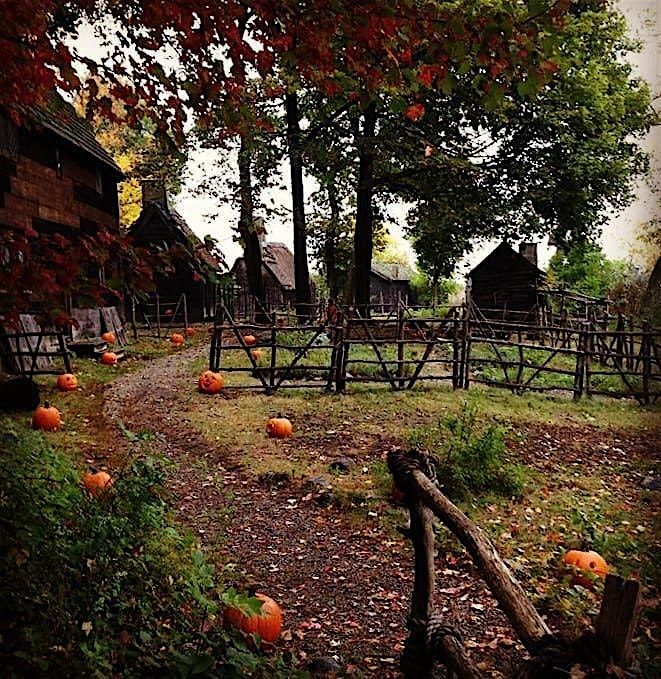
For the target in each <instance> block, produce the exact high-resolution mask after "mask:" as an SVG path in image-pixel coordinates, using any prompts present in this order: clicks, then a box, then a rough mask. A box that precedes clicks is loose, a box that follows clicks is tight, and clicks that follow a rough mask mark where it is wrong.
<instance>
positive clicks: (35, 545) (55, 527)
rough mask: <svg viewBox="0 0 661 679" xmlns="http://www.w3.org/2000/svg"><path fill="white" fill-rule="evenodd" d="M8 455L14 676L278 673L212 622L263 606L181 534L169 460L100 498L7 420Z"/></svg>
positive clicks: (6, 641) (9, 654)
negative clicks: (222, 579)
mask: <svg viewBox="0 0 661 679" xmlns="http://www.w3.org/2000/svg"><path fill="white" fill-rule="evenodd" d="M0 457H1V462H0V582H1V589H0V610H2V616H0V635H1V638H2V645H1V646H0V666H2V667H3V670H4V673H3V675H4V676H40V675H47V676H51V675H52V676H99V677H101V676H111V675H112V676H155V675H159V676H163V675H166V676H170V675H171V676H194V675H199V674H204V675H205V676H220V675H222V676H240V675H242V674H243V673H245V672H251V673H253V674H260V672H262V670H263V674H264V675H265V676H276V675H277V668H276V665H277V663H278V662H279V661H277V659H276V660H264V659H261V658H260V657H259V656H257V655H254V654H253V653H252V652H250V651H249V650H248V649H247V647H246V646H245V644H243V642H241V641H240V640H235V639H234V638H233V637H231V636H230V635H229V633H228V632H226V631H225V630H224V629H223V628H222V626H221V625H219V624H217V623H216V622H213V623H212V622H211V621H213V619H214V616H216V615H218V614H219V607H220V606H221V605H222V604H230V603H231V604H236V603H238V604H239V605H243V606H248V607H251V606H252V607H254V606H255V605H256V602H254V601H253V600H251V599H247V598H246V597H242V596H238V595H236V594H234V593H233V592H231V591H230V592H224V591H222V590H219V589H218V586H217V583H216V580H215V578H214V568H213V566H212V565H210V564H208V563H207V562H206V560H205V558H204V556H203V554H202V552H201V551H200V550H199V548H198V546H197V545H196V543H195V542H194V541H193V540H192V538H191V537H190V536H187V535H183V534H182V533H181V532H179V531H177V530H176V529H175V528H174V527H173V525H172V523H171V521H170V520H169V517H168V513H167V507H166V503H165V502H164V495H163V493H164V491H163V486H162V483H163V479H164V472H163V468H162V465H161V463H160V462H159V460H157V459H155V458H153V457H150V456H148V455H145V456H143V457H140V458H139V459H135V460H134V461H133V462H132V463H131V464H130V465H129V467H128V468H127V469H126V470H125V471H124V472H123V473H122V474H120V475H118V477H117V478H116V480H115V483H114V484H113V486H112V489H111V490H110V491H109V492H108V493H106V494H104V495H102V496H99V497H91V496H89V495H87V494H86V493H85V492H84V490H83V489H82V487H81V485H80V474H79V472H78V471H77V470H75V469H74V467H73V466H72V464H71V460H70V456H69V455H68V454H65V453H62V452H58V451H56V450H54V449H53V447H52V446H51V444H50V443H49V442H48V441H47V440H46V439H45V438H44V437H43V436H42V435H41V434H40V433H37V432H31V431H27V430H23V429H21V428H19V427H18V426H17V425H15V424H13V423H11V421H8V420H6V419H0ZM267 665H268V666H269V669H268V670H267V669H265V668H266V666H267Z"/></svg>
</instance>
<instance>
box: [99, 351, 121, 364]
mask: <svg viewBox="0 0 661 679" xmlns="http://www.w3.org/2000/svg"><path fill="white" fill-rule="evenodd" d="M118 360H119V359H118V358H117V354H116V353H115V352H114V351H104V352H103V353H102V354H101V363H103V365H117V361H118Z"/></svg>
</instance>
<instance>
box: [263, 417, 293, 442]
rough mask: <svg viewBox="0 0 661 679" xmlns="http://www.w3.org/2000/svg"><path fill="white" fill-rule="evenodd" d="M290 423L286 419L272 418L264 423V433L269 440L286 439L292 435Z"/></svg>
mask: <svg viewBox="0 0 661 679" xmlns="http://www.w3.org/2000/svg"><path fill="white" fill-rule="evenodd" d="M292 429H293V428H292V425H291V422H290V421H289V420H288V419H287V418H286V417H272V418H271V419H270V420H269V421H268V422H267V423H266V433H267V434H268V435H269V436H270V437H271V438H276V439H286V438H287V437H288V436H291V433H292Z"/></svg>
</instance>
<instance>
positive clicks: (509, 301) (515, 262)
mask: <svg viewBox="0 0 661 679" xmlns="http://www.w3.org/2000/svg"><path fill="white" fill-rule="evenodd" d="M519 249H520V251H519V252H517V251H516V250H514V249H513V248H512V247H510V246H509V245H508V244H507V243H505V242H503V243H501V244H500V245H499V246H498V247H497V248H496V249H495V250H493V251H492V252H491V253H490V254H489V255H487V256H486V257H485V258H484V259H483V260H482V261H481V262H480V263H479V264H478V265H477V266H476V267H475V268H474V269H473V270H472V271H471V272H470V273H469V274H468V277H467V278H468V284H467V286H466V301H467V302H469V303H471V304H472V305H474V306H475V307H477V308H478V309H479V310H480V313H482V315H484V316H485V317H486V318H494V319H496V318H497V319H506V320H512V321H515V320H521V321H522V320H524V319H526V320H528V321H529V320H533V319H534V315H533V314H534V313H535V310H536V308H537V304H538V301H539V300H538V290H539V289H540V288H541V287H542V286H543V285H544V283H545V280H546V274H545V273H544V272H543V271H542V270H541V269H539V268H538V267H537V247H536V246H535V244H530V243H522V244H521V246H520V248H519Z"/></svg>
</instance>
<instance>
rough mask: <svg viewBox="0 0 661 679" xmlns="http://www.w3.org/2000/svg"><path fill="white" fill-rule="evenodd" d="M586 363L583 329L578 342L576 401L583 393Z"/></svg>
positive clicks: (575, 372)
mask: <svg viewBox="0 0 661 679" xmlns="http://www.w3.org/2000/svg"><path fill="white" fill-rule="evenodd" d="M584 365H585V333H584V331H583V330H581V331H579V333H578V344H577V347H576V370H575V371H574V401H578V400H580V398H581V396H582V395H583V375H584V370H583V368H584Z"/></svg>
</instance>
